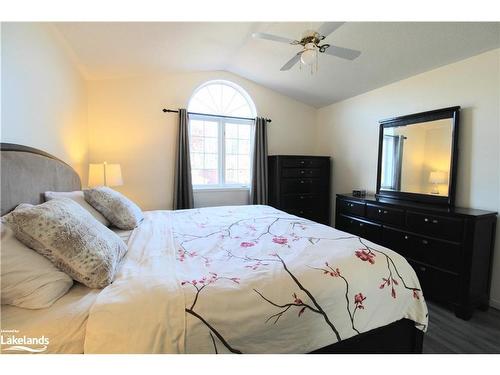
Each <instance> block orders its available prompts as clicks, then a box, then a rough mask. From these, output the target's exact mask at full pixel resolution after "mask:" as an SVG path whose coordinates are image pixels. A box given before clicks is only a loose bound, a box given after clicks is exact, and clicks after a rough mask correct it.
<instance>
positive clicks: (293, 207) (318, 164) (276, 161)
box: [268, 155, 330, 225]
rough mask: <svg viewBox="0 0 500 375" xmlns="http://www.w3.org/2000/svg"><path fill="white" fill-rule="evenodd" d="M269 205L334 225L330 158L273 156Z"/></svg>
mask: <svg viewBox="0 0 500 375" xmlns="http://www.w3.org/2000/svg"><path fill="white" fill-rule="evenodd" d="M268 161H269V205H270V206H273V207H276V208H278V209H280V210H283V211H285V212H288V213H290V214H292V215H297V216H301V217H304V218H306V219H310V220H314V221H316V222H318V223H322V224H326V225H329V224H330V157H328V156H290V155H273V156H269V159H268Z"/></svg>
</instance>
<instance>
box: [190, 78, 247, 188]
mask: <svg viewBox="0 0 500 375" xmlns="http://www.w3.org/2000/svg"><path fill="white" fill-rule="evenodd" d="M188 111H189V112H190V113H191V114H190V115H189V136H190V137H189V139H190V152H191V173H192V180H193V185H194V187H195V188H202V187H216V186H220V187H241V186H245V187H246V186H249V185H250V155H251V145H252V133H253V132H252V125H253V124H254V120H253V118H255V113H256V111H255V105H254V103H253V101H252V99H251V98H250V96H249V95H248V94H247V93H246V91H245V90H243V89H242V88H241V87H239V86H238V85H236V84H234V83H232V82H229V81H209V82H206V83H205V84H203V85H201V86H200V87H198V88H197V89H196V90H195V92H194V94H193V96H192V97H191V99H190V101H189V105H188ZM209 115H212V116H209ZM214 115H215V116H214Z"/></svg>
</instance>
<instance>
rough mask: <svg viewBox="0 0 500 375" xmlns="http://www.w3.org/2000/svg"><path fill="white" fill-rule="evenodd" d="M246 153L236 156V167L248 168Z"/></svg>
mask: <svg viewBox="0 0 500 375" xmlns="http://www.w3.org/2000/svg"><path fill="white" fill-rule="evenodd" d="M249 159H250V158H249V157H248V155H239V156H238V169H248V167H249V166H248V164H249V162H250V160H249Z"/></svg>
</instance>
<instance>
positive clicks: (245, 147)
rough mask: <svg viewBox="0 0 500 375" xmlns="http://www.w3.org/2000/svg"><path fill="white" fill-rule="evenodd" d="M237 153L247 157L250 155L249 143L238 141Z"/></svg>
mask: <svg viewBox="0 0 500 375" xmlns="http://www.w3.org/2000/svg"><path fill="white" fill-rule="evenodd" d="M238 146H239V147H238V153H239V154H243V155H249V153H250V142H248V141H240V142H239V143H238Z"/></svg>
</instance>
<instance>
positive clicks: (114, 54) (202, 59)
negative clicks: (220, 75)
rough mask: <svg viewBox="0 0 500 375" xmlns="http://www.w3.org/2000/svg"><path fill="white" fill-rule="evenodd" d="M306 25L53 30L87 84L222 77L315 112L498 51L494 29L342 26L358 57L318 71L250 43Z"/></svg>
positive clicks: (281, 47)
mask: <svg viewBox="0 0 500 375" xmlns="http://www.w3.org/2000/svg"><path fill="white" fill-rule="evenodd" d="M320 24H321V23H317V22H316V23H308V22H276V23H263V22H238V23H224V22H184V23H183V22H159V23H158V22H156V23H155V22H122V23H120V22H102V23H99V22H68V23H55V26H56V28H57V29H58V30H59V31H60V33H61V34H62V36H63V37H64V39H65V40H66V41H67V43H68V45H69V46H70V47H71V48H72V50H73V51H74V53H75V55H76V58H77V60H78V62H79V64H80V67H81V68H82V71H83V72H84V74H85V75H86V78H88V79H104V78H116V77H127V76H140V75H151V74H156V73H164V72H189V71H213V70H224V71H229V72H232V73H235V74H238V75H240V76H242V77H244V78H247V79H249V80H252V81H254V82H257V83H259V84H261V85H263V86H266V87H269V88H271V89H273V90H276V91H278V92H280V93H282V94H284V95H287V96H290V97H292V98H295V99H297V100H299V101H301V102H304V103H307V104H310V105H312V106H315V107H321V106H324V105H328V104H331V103H334V102H337V101H340V100H343V99H346V98H349V97H352V96H355V95H358V94H361V93H363V92H367V91H370V90H373V89H375V88H377V87H381V86H384V85H387V84H389V83H391V82H395V81H398V80H401V79H404V78H407V77H410V76H412V75H415V74H418V73H421V72H425V71H427V70H430V69H433V68H436V67H439V66H442V65H446V64H449V63H452V62H454V61H458V60H462V59H464V58H467V57H470V56H473V55H476V54H479V53H481V52H484V51H488V50H491V49H494V48H498V47H500V23H480V22H436V23H431V22H348V23H346V24H345V25H343V26H342V27H341V28H339V29H338V30H336V31H335V32H334V33H333V34H331V35H330V36H328V37H327V38H326V40H325V41H326V42H327V43H329V44H333V45H338V46H342V47H348V48H353V49H358V50H360V51H362V54H361V56H360V57H358V58H357V59H356V60H354V61H348V60H343V59H340V58H337V57H333V56H327V55H324V54H322V55H320V57H319V70H318V72H317V73H316V74H314V75H311V73H310V70H308V69H306V68H305V67H303V68H302V69H300V64H297V65H296V66H295V67H293V68H292V69H291V70H290V71H285V72H281V71H280V67H281V66H282V65H283V64H284V63H285V62H286V61H288V60H289V59H290V58H291V57H292V56H293V55H294V54H295V53H297V52H298V51H299V47H298V46H292V45H288V44H281V43H276V42H271V41H267V40H259V39H254V38H252V36H251V35H252V33H254V32H257V31H260V32H267V33H272V34H276V35H280V36H285V37H289V38H291V39H300V37H301V35H302V33H303V32H304V31H305V30H306V29H316V28H318V27H319V25H320Z"/></svg>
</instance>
